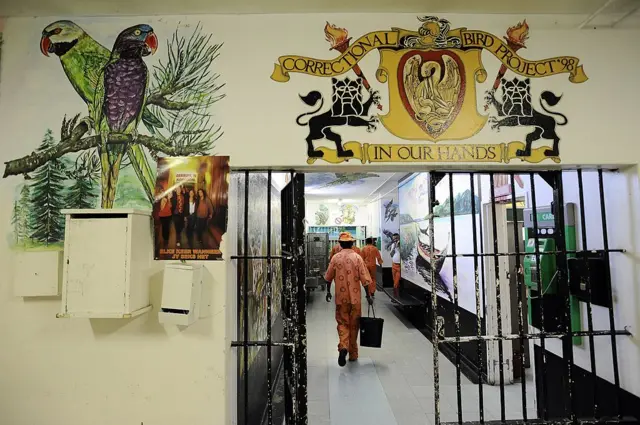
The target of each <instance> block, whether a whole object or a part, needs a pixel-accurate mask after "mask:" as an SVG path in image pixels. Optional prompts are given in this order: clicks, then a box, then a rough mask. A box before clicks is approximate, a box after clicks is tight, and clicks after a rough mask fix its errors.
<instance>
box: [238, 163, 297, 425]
mask: <svg viewBox="0 0 640 425" xmlns="http://www.w3.org/2000/svg"><path fill="white" fill-rule="evenodd" d="M282 176H283V175H282V173H279V175H278V177H282ZM273 177H274V173H272V172H271V171H268V172H259V171H244V172H240V173H239V172H236V173H234V174H233V180H232V187H234V188H236V192H237V200H238V206H239V208H238V215H237V216H238V229H237V230H238V247H237V252H238V255H236V256H233V257H232V259H233V260H235V261H236V262H237V271H238V273H237V299H238V305H237V312H238V338H237V340H236V341H233V342H232V346H233V347H237V348H238V351H237V354H238V355H237V360H238V380H237V382H238V385H237V387H238V388H237V393H238V399H237V400H238V402H237V405H238V409H237V424H238V425H271V424H278V425H280V424H282V423H283V422H284V423H286V424H290V425H306V423H307V393H306V387H307V382H306V380H307V362H306V318H305V315H306V302H305V300H306V297H305V288H304V282H305V276H304V273H305V268H304V264H305V261H304V258H305V257H304V256H305V252H304V175H303V174H294V173H289V174H288V175H287V177H288V179H287V180H289V181H288V183H287V184H286V186H285V187H284V188H283V189H282V190H277V189H275V186H274V185H273V181H272V180H273Z"/></svg>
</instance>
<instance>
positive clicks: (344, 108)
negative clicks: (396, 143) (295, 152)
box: [296, 78, 380, 158]
mask: <svg viewBox="0 0 640 425" xmlns="http://www.w3.org/2000/svg"><path fill="white" fill-rule="evenodd" d="M331 85H332V90H333V91H332V106H331V109H329V110H328V111H325V112H323V113H321V114H319V115H315V114H317V113H318V112H319V111H320V110H321V109H322V108H323V106H324V97H323V96H322V94H321V93H320V92H319V91H317V90H314V91H312V92H310V93H308V94H307V95H305V96H300V99H302V101H303V102H304V103H305V104H307V105H308V106H311V107H314V106H316V105H317V104H318V103H320V105H319V106H318V107H317V108H316V109H315V110H314V111H312V112H306V113H304V114H302V115H300V116H298V118H296V123H297V124H298V125H300V126H303V127H304V126H307V125H308V126H309V135H308V136H307V138H306V140H307V150H308V156H309V157H310V158H322V157H323V156H324V153H323V152H322V151H317V150H316V149H315V147H314V145H313V142H314V141H316V140H321V139H324V138H326V139H327V140H330V141H332V142H334V143H335V144H336V151H337V153H338V157H340V158H349V157H352V156H353V151H350V150H345V149H344V147H343V146H342V137H341V136H340V135H339V134H338V133H336V132H335V131H333V129H332V127H337V126H350V127H367V131H369V132H373V131H375V130H376V128H377V124H378V122H379V119H378V117H377V116H370V114H369V110H370V109H371V106H372V105H373V104H374V103H377V102H379V101H380V95H379V94H378V92H376V91H371V92H370V93H369V98H368V99H367V100H366V101H365V100H364V99H363V94H362V92H363V87H364V86H363V84H362V78H357V79H355V80H352V79H350V78H345V79H344V80H339V79H336V78H332V79H331ZM309 115H312V117H311V118H310V119H309V121H307V122H306V123H305V122H302V118H304V117H306V116H309Z"/></svg>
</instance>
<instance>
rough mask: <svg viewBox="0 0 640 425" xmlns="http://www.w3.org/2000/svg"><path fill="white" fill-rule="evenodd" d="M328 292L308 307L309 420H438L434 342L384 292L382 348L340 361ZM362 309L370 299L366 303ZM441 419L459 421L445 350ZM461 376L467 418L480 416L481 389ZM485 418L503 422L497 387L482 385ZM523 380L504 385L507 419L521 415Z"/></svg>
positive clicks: (346, 423)
mask: <svg viewBox="0 0 640 425" xmlns="http://www.w3.org/2000/svg"><path fill="white" fill-rule="evenodd" d="M324 298H325V297H324V292H322V291H316V292H315V293H312V294H311V296H310V300H309V305H308V307H307V338H308V389H309V425H382V424H384V425H394V424H397V425H419V424H422V425H425V424H434V423H435V420H434V411H435V406H434V395H433V394H434V383H433V346H432V344H431V343H430V342H429V340H427V338H425V336H424V335H423V334H421V333H420V331H418V330H417V329H415V328H414V327H413V326H412V325H411V324H410V323H408V322H407V321H406V320H405V319H404V318H403V317H402V316H401V313H400V312H399V311H398V310H397V309H396V308H395V307H394V306H393V305H392V304H391V301H390V299H389V298H388V297H387V296H386V295H385V294H384V293H383V292H380V291H378V292H377V295H376V301H375V309H376V310H375V312H376V316H377V317H382V318H384V320H385V322H384V334H383V339H382V348H379V349H374V348H362V347H361V348H360V358H359V359H358V361H357V362H354V363H351V362H347V366H345V367H344V368H341V367H339V366H338V362H337V342H338V336H337V331H336V322H335V319H334V309H335V305H334V303H333V302H331V303H327V302H326V301H325V299H324ZM363 314H366V302H365V301H364V300H363ZM439 362H440V420H441V422H457V421H458V414H457V412H458V409H457V390H456V369H455V366H454V365H453V364H452V363H451V362H450V361H449V360H448V359H447V358H445V357H444V356H443V355H442V354H440V355H439ZM461 378H462V389H463V390H462V406H463V408H462V413H463V421H465V422H467V421H478V420H479V413H478V412H479V403H478V386H477V385H474V384H472V383H471V381H469V380H468V379H466V378H465V377H464V376H461ZM483 390H484V397H483V398H484V412H485V420H487V421H488V420H499V419H500V395H499V394H500V392H499V387H493V386H488V385H483ZM521 391H522V390H521V385H520V384H519V383H517V384H514V385H509V386H506V387H505V406H506V407H505V410H506V419H522V418H523V415H522V395H521V394H522V393H521ZM534 395H535V386H534V383H533V382H532V380H531V379H530V378H528V379H527V417H528V418H534V417H536V416H535V404H534V403H535V401H534Z"/></svg>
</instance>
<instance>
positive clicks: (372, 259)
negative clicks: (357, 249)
mask: <svg viewBox="0 0 640 425" xmlns="http://www.w3.org/2000/svg"><path fill="white" fill-rule="evenodd" d="M362 259H363V260H364V264H365V265H366V266H367V270H369V276H371V285H370V286H369V293H370V294H371V296H372V297H373V296H374V294H375V292H376V284H377V282H376V280H377V279H376V278H377V276H376V275H377V274H378V272H377V270H376V261H377V264H380V265H382V256H381V255H380V251H378V248H376V246H375V245H374V244H373V238H367V246H365V247H364V248H362Z"/></svg>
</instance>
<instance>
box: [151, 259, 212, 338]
mask: <svg viewBox="0 0 640 425" xmlns="http://www.w3.org/2000/svg"><path fill="white" fill-rule="evenodd" d="M202 272H203V269H202V266H201V265H199V264H198V265H194V264H181V263H172V264H167V265H165V268H164V278H163V285H162V306H161V308H160V312H159V313H158V320H159V321H160V323H166V324H173V325H182V326H188V325H191V324H192V323H194V322H195V321H196V320H198V317H199V316H200V303H201V298H202V279H203V273H202Z"/></svg>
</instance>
